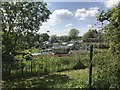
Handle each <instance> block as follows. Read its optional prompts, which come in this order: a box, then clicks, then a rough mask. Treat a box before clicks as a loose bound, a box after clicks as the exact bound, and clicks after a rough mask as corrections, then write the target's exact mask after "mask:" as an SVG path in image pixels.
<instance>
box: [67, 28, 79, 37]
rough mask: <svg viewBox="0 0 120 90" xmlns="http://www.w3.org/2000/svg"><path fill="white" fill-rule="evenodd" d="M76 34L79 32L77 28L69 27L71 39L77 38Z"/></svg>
mask: <svg viewBox="0 0 120 90" xmlns="http://www.w3.org/2000/svg"><path fill="white" fill-rule="evenodd" d="M78 34H79V30H77V29H74V28H73V29H71V30H70V31H69V37H70V38H71V39H77V38H78Z"/></svg>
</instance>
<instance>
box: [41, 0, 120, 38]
mask: <svg viewBox="0 0 120 90" xmlns="http://www.w3.org/2000/svg"><path fill="white" fill-rule="evenodd" d="M119 1H120V0H106V1H103V2H47V4H48V5H47V7H48V9H49V10H50V11H51V12H52V14H51V15H50V17H49V18H50V19H48V20H47V22H43V24H42V26H41V27H40V30H39V33H46V32H47V31H50V32H49V33H48V34H49V35H58V36H61V35H68V32H69V31H70V29H72V28H76V29H78V30H79V31H80V34H79V35H80V36H82V35H83V34H84V33H85V32H87V31H88V29H90V28H96V29H100V28H101V24H100V23H99V22H98V21H96V15H97V14H99V13H100V11H101V10H105V11H107V10H108V9H110V8H112V7H113V6H114V5H116V4H117V3H118V2H119ZM104 23H108V22H104Z"/></svg>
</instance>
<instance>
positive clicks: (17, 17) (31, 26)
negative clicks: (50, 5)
mask: <svg viewBox="0 0 120 90" xmlns="http://www.w3.org/2000/svg"><path fill="white" fill-rule="evenodd" d="M46 5H47V4H46V3H44V2H16V3H14V2H2V8H0V9H1V11H2V32H3V35H2V42H3V43H2V45H3V49H2V53H3V56H4V55H7V56H8V58H9V57H11V56H13V57H14V53H15V51H16V50H17V48H22V47H21V46H24V45H26V44H27V43H29V41H30V40H28V39H29V37H28V36H29V35H30V33H31V34H32V35H34V34H35V33H36V32H37V31H38V30H39V28H40V26H41V25H42V22H44V21H46V19H48V18H49V14H50V11H49V10H48V9H47V7H46ZM23 49H24V48H22V50H23Z"/></svg>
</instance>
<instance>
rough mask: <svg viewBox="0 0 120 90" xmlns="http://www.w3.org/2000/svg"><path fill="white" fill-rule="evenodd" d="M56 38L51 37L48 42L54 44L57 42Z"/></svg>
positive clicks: (54, 36)
mask: <svg viewBox="0 0 120 90" xmlns="http://www.w3.org/2000/svg"><path fill="white" fill-rule="evenodd" d="M57 38H58V37H57V36H56V35H51V36H50V42H51V43H56V42H57V41H58V39H57Z"/></svg>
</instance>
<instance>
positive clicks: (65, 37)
mask: <svg viewBox="0 0 120 90" xmlns="http://www.w3.org/2000/svg"><path fill="white" fill-rule="evenodd" d="M59 38H60V40H61V41H62V42H68V41H69V36H60V37H59Z"/></svg>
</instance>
